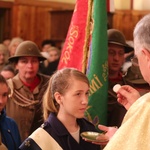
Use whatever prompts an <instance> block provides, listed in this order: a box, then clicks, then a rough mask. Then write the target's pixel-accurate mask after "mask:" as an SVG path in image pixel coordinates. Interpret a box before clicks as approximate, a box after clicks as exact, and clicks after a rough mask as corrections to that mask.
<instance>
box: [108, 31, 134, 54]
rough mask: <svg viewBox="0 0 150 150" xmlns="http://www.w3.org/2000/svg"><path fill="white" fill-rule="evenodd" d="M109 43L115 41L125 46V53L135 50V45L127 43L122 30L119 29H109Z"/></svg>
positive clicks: (114, 42)
mask: <svg viewBox="0 0 150 150" xmlns="http://www.w3.org/2000/svg"><path fill="white" fill-rule="evenodd" d="M107 36H108V43H113V44H117V45H121V46H124V47H125V53H128V52H131V51H133V50H134V49H133V47H131V46H129V45H128V44H127V43H126V40H125V36H124V35H123V33H122V32H120V31H119V30H117V29H108V30H107Z"/></svg>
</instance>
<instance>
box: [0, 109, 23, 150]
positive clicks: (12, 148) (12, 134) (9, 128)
mask: <svg viewBox="0 0 150 150" xmlns="http://www.w3.org/2000/svg"><path fill="white" fill-rule="evenodd" d="M0 132H1V136H2V142H3V144H4V145H5V146H6V147H7V148H8V150H17V148H18V147H19V145H20V144H21V139H20V134H19V130H18V126H17V124H16V123H15V121H14V120H13V119H11V118H9V117H7V116H6V112H5V110H3V111H2V112H1V115H0Z"/></svg>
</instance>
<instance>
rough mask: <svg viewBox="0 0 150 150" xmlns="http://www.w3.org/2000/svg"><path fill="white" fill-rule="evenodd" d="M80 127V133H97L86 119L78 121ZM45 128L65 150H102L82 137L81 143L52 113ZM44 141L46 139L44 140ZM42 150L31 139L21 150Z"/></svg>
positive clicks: (24, 143)
mask: <svg viewBox="0 0 150 150" xmlns="http://www.w3.org/2000/svg"><path fill="white" fill-rule="evenodd" d="M77 122H78V125H79V126H80V133H82V132H84V131H96V129H95V127H94V125H93V124H91V123H90V122H88V121H86V120H85V119H78V120H77ZM43 128H44V129H45V130H46V131H47V132H48V133H49V134H50V135H51V136H52V137H53V138H54V139H55V141H57V143H58V144H59V145H60V146H61V147H62V149H63V150H100V146H99V145H95V144H92V143H89V142H86V141H84V140H83V139H82V137H81V136H80V142H79V143H77V141H76V140H75V139H74V138H73V137H72V136H71V135H70V133H69V132H68V131H67V129H66V128H65V127H64V125H63V124H62V123H61V122H60V121H59V120H58V119H57V117H56V116H55V114H53V113H51V114H50V115H49V118H48V120H47V121H46V122H45V123H44V125H43ZM43 141H44V139H43ZM27 142H28V143H30V144H28V145H27V144H26V143H27ZM35 148H36V150H41V149H40V147H39V146H38V145H37V144H36V143H35V142H34V141H33V140H32V139H31V138H28V139H26V140H25V141H24V142H23V143H22V145H21V146H20V148H19V149H20V150H34V149H35Z"/></svg>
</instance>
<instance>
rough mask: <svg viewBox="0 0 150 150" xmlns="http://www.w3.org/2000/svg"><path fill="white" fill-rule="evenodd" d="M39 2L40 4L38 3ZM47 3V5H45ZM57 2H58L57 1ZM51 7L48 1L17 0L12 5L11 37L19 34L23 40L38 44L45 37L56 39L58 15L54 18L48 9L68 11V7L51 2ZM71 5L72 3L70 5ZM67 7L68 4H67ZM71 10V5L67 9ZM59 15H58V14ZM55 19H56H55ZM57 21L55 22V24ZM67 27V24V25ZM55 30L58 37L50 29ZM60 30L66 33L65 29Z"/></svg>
mask: <svg viewBox="0 0 150 150" xmlns="http://www.w3.org/2000/svg"><path fill="white" fill-rule="evenodd" d="M40 4H41V5H40ZM46 4H48V5H46ZM57 4H58V3H57ZM52 6H54V8H53V7H51V5H50V2H49V3H48V2H37V3H36V2H35V1H31V2H27V1H24V0H18V1H16V3H14V6H13V25H12V34H11V35H12V37H16V36H20V37H22V38H23V39H25V40H32V41H34V42H36V43H37V44H38V45H39V46H40V45H41V43H42V41H43V40H45V39H50V38H53V39H56V40H58V39H59V40H60V38H59V31H60V28H59V27H58V21H59V20H57V18H58V15H57V16H55V19H54V18H52V17H51V13H50V11H52V10H53V11H57V10H58V11H62V12H63V11H64V12H65V11H68V9H65V7H64V8H63V6H61V5H60V6H59V5H57V8H56V4H55V3H53V5H52ZM64 6H65V5H64ZM72 6H73V5H72ZM67 7H68V5H67ZM71 9H72V11H73V7H70V8H69V10H71ZM59 16H60V15H59ZM55 20H56V21H55ZM55 22H57V24H55ZM67 28H68V25H67ZM54 30H55V31H56V30H58V31H57V33H58V37H57V35H56V32H55V35H54V34H53V33H52V31H54ZM61 30H62V31H61V32H65V34H66V31H65V30H66V29H65V30H64V31H63V24H62V29H61Z"/></svg>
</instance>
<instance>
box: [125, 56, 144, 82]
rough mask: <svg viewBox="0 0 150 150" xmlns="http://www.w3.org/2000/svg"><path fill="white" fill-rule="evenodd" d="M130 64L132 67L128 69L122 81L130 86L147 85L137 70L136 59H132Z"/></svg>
mask: <svg viewBox="0 0 150 150" xmlns="http://www.w3.org/2000/svg"><path fill="white" fill-rule="evenodd" d="M131 62H132V66H131V67H129V69H128V71H127V73H126V75H125V76H124V79H125V80H126V81H128V82H130V83H132V84H147V82H146V81H145V80H144V79H143V76H142V74H141V71H140V69H139V66H138V60H137V58H136V57H135V58H133V59H132V61H131Z"/></svg>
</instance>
